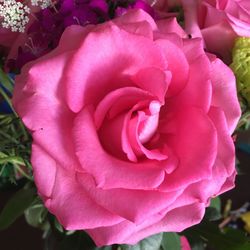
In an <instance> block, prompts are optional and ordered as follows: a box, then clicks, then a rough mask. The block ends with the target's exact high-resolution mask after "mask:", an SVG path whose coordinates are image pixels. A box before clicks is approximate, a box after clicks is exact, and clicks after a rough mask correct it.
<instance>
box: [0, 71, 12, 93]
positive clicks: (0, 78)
mask: <svg viewBox="0 0 250 250" xmlns="http://www.w3.org/2000/svg"><path fill="white" fill-rule="evenodd" d="M0 82H1V84H2V85H3V86H4V87H5V88H6V89H7V90H8V91H9V92H10V93H12V91H13V84H12V80H11V79H10V77H9V76H8V75H6V74H5V73H4V71H3V70H2V69H1V68H0Z"/></svg>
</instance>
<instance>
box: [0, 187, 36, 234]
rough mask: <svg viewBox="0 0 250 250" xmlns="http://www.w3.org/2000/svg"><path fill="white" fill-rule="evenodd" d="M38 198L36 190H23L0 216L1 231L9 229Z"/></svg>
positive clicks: (13, 197) (11, 199) (12, 199)
mask: <svg viewBox="0 0 250 250" xmlns="http://www.w3.org/2000/svg"><path fill="white" fill-rule="evenodd" d="M35 198H36V191H35V189H21V190H19V191H18V192H16V193H15V194H14V195H13V196H12V197H11V198H10V200H9V201H8V203H7V204H6V205H5V207H4V208H3V210H2V212H1V214H0V230H3V229H6V228H8V227H9V226H10V225H11V224H12V223H13V222H14V221H15V220H16V219H17V218H18V217H19V216H21V215H22V214H23V213H24V211H25V210H26V209H27V208H28V207H29V206H30V205H31V204H32V202H33V201H34V199H35Z"/></svg>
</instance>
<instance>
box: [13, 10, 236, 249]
mask: <svg viewBox="0 0 250 250" xmlns="http://www.w3.org/2000/svg"><path fill="white" fill-rule="evenodd" d="M183 35H184V32H183V31H182V29H181V28H180V27H179V26H178V24H177V23H176V21H175V20H174V19H168V20H162V21H160V22H158V23H155V21H154V20H153V19H152V18H151V16H150V15H148V14H146V13H145V12H143V11H139V10H137V11H130V12H128V13H127V14H125V15H123V16H121V17H120V18H118V19H114V20H113V21H109V22H105V23H103V24H98V25H92V26H86V27H81V26H74V25H73V26H70V27H68V28H67V29H66V30H65V32H64V33H63V35H62V37H61V40H60V42H59V45H58V47H57V48H56V49H55V50H53V51H52V52H50V53H49V54H47V55H45V56H43V57H42V58H40V59H38V60H35V61H33V62H31V63H29V64H27V65H25V66H24V67H23V70H22V73H21V75H19V76H18V77H17V78H16V86H15V91H14V99H13V103H14V106H15V109H16V111H17V112H18V114H19V115H20V117H21V118H22V120H23V122H24V123H25V124H26V126H27V127H28V128H29V130H30V131H31V133H32V137H33V146H32V165H33V169H34V178H35V183H36V185H37V188H38V192H39V195H40V196H41V198H42V199H43V201H44V203H45V206H46V207H47V208H48V210H49V211H50V212H51V213H53V214H54V215H55V216H56V217H57V218H58V220H59V221H60V223H61V224H62V225H63V226H64V227H65V228H66V229H69V230H86V231H87V233H88V234H89V235H90V236H91V237H92V238H93V239H94V241H95V242H96V244H97V245H99V246H101V245H107V244H113V243H128V244H134V243H136V242H137V241H139V240H141V239H143V238H144V237H147V236H149V235H151V234H155V233H158V232H161V231H171V232H172V231H177V232H179V231H182V230H183V229H185V228H187V227H190V226H192V225H194V224H196V223H199V222H200V221H201V219H202V217H203V215H204V212H205V208H206V206H208V205H209V202H210V198H211V197H215V196H216V195H219V194H220V193H223V192H225V191H227V190H229V189H231V188H232V187H233V186H234V179H235V175H236V171H235V152H234V144H233V141H232V138H231V134H232V133H233V131H234V129H235V126H236V124H237V121H238V119H239V117H240V107H239V103H238V100H237V94H236V88H235V78H234V75H233V73H232V71H231V70H230V68H228V67H227V66H226V65H225V64H223V62H222V61H220V60H219V59H217V58H216V57H213V56H209V57H208V56H207V55H206V54H205V52H204V50H203V47H202V42H201V40H200V39H183V38H182V36H183ZM69 37H70V38H71V39H69ZM187 215H188V216H187Z"/></svg>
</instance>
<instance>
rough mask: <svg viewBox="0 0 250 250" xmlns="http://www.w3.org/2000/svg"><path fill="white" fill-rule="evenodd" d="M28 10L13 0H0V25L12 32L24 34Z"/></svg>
mask: <svg viewBox="0 0 250 250" xmlns="http://www.w3.org/2000/svg"><path fill="white" fill-rule="evenodd" d="M29 13H30V8H29V7H28V6H26V5H24V4H23V3H20V2H16V1H15V0H0V24H1V26H2V27H3V28H6V29H11V31H13V32H24V31H25V26H26V24H27V23H28V22H29V17H28V14H29Z"/></svg>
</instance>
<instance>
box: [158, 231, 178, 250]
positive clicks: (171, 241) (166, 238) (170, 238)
mask: <svg viewBox="0 0 250 250" xmlns="http://www.w3.org/2000/svg"><path fill="white" fill-rule="evenodd" d="M161 246H162V248H163V250H171V249H174V250H181V241H180V236H179V235H178V234H177V233H164V234H163V237H162V243H161Z"/></svg>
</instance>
